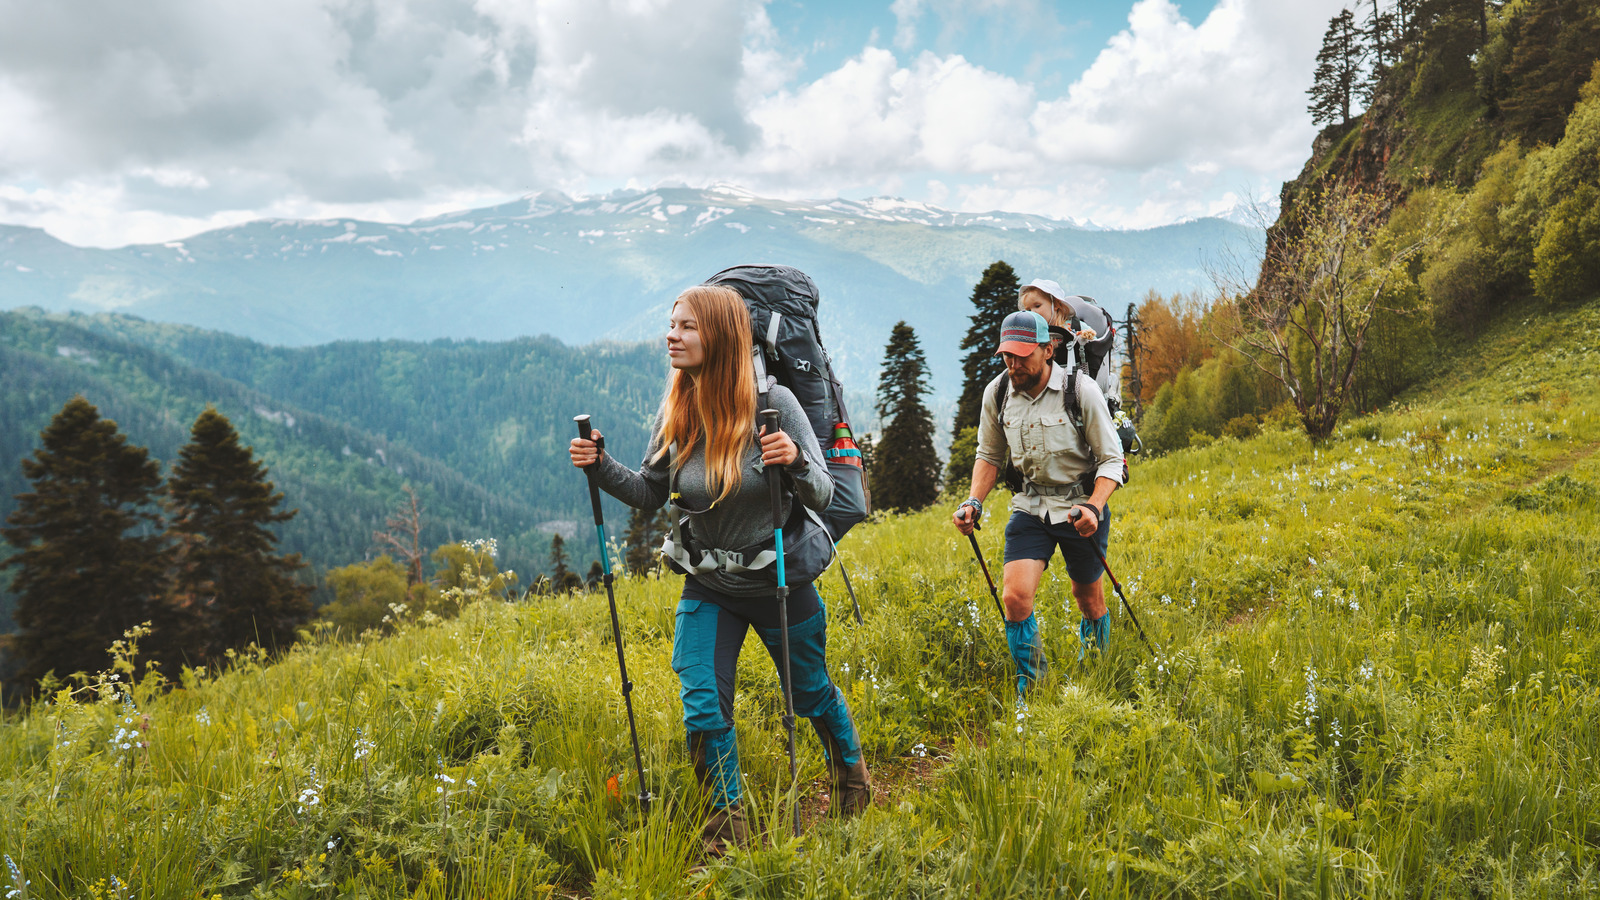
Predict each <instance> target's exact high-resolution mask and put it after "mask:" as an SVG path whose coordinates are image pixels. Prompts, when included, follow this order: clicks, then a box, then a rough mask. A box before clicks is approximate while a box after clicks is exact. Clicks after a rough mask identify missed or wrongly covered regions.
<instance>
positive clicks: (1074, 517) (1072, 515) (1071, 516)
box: [1067, 506, 1160, 656]
mask: <svg viewBox="0 0 1600 900" xmlns="http://www.w3.org/2000/svg"><path fill="white" fill-rule="evenodd" d="M1081 515H1083V513H1082V512H1079V510H1078V507H1076V506H1074V507H1073V508H1072V511H1071V512H1068V513H1067V521H1069V522H1076V521H1078V517H1079V516H1081ZM1078 537H1080V538H1083V540H1085V541H1088V542H1089V549H1091V550H1093V551H1094V555H1095V558H1097V559H1099V560H1100V567H1101V568H1103V569H1105V570H1106V577H1107V578H1110V579H1111V586H1112V587H1114V588H1116V590H1117V596H1118V597H1120V598H1122V608H1123V609H1126V610H1127V611H1128V618H1130V619H1132V620H1133V627H1134V628H1136V629H1138V630H1139V640H1141V641H1144V646H1145V649H1146V650H1149V651H1150V655H1151V656H1159V655H1160V654H1158V653H1156V648H1154V647H1152V646H1150V639H1149V638H1147V637H1145V636H1144V626H1143V625H1140V624H1139V617H1138V616H1136V615H1134V614H1133V604H1131V603H1129V602H1128V595H1127V594H1124V593H1123V592H1122V584H1121V583H1120V582H1118V581H1117V576H1116V575H1115V574H1113V573H1112V571H1111V564H1110V563H1108V562H1106V555H1105V554H1104V553H1101V552H1100V545H1099V544H1097V543H1095V541H1094V538H1092V537H1087V538H1086V537H1083V535H1081V534H1080V535H1078Z"/></svg>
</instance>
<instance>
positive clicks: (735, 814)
mask: <svg viewBox="0 0 1600 900" xmlns="http://www.w3.org/2000/svg"><path fill="white" fill-rule="evenodd" d="M748 846H750V824H749V822H747V821H746V820H745V817H744V804H742V803H735V804H733V805H732V806H724V807H723V808H721V809H714V810H712V811H711V815H710V816H707V817H706V824H705V826H704V827H703V828H701V829H700V848H701V850H703V851H704V852H705V855H706V856H707V857H710V858H712V859H716V858H718V857H722V856H726V855H727V854H728V851H729V850H732V849H735V848H739V849H743V848H745V847H748Z"/></svg>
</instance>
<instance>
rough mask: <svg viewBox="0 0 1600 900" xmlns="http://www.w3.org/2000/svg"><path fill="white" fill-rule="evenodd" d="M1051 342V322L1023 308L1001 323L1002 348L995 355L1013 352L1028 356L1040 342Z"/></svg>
mask: <svg viewBox="0 0 1600 900" xmlns="http://www.w3.org/2000/svg"><path fill="white" fill-rule="evenodd" d="M1048 343H1050V323H1048V322H1046V321H1045V320H1044V316H1041V315H1039V314H1038V313H1036V312H1033V311H1032V310H1027V309H1021V310H1017V311H1016V312H1014V313H1012V314H1011V315H1009V316H1006V318H1005V321H1004V322H1001V323H1000V349H998V350H996V351H995V355H996V356H999V355H1000V354H1002V353H1013V354H1016V355H1017V356H1027V355H1028V354H1030V353H1032V352H1033V348H1034V347H1037V346H1039V345H1040V344H1048Z"/></svg>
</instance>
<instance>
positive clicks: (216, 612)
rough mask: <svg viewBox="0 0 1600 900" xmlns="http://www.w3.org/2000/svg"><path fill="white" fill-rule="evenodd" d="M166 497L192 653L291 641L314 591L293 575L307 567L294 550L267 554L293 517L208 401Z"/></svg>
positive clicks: (214, 655)
mask: <svg viewBox="0 0 1600 900" xmlns="http://www.w3.org/2000/svg"><path fill="white" fill-rule="evenodd" d="M167 490H168V493H170V494H171V496H172V501H171V506H172V524H171V525H170V527H169V528H168V533H169V534H170V535H171V536H172V537H173V538H174V539H175V540H176V542H177V556H178V566H177V575H176V578H175V584H174V587H175V589H176V592H175V596H176V598H177V601H178V603H179V604H180V606H182V607H184V608H186V609H189V610H192V611H193V612H194V613H195V614H196V616H197V620H198V621H197V625H198V628H197V629H196V631H195V633H194V635H193V638H192V641H191V643H190V646H189V647H188V648H186V649H187V650H188V651H189V653H190V656H191V658H196V657H198V658H199V659H201V660H216V659H218V658H220V657H221V656H222V655H223V653H224V652H225V651H226V650H228V649H229V648H233V649H238V648H240V647H244V646H247V645H248V644H250V643H251V642H252V641H254V642H256V643H258V644H260V645H261V646H263V647H269V648H270V647H287V646H288V645H289V644H291V643H293V642H294V639H295V629H296V628H297V627H298V626H299V625H301V624H302V623H304V622H305V621H306V620H307V619H309V618H310V617H311V600H310V595H311V588H310V586H308V585H304V584H301V583H300V582H299V581H297V580H296V579H295V577H294V573H295V572H296V571H298V570H300V569H302V568H305V563H303V562H301V560H300V555H299V554H298V553H296V554H291V555H288V556H283V555H279V554H276V553H274V552H273V550H274V549H275V548H276V546H277V543H278V537H277V535H275V534H273V532H272V530H271V526H273V525H275V524H278V523H280V522H287V521H288V520H290V519H292V518H294V515H295V513H296V512H297V511H296V510H292V509H291V510H282V509H280V508H279V506H280V504H282V502H283V494H282V493H278V492H274V490H273V485H272V482H270V481H268V480H267V469H266V466H263V465H261V464H260V463H259V462H257V461H256V458H255V454H254V452H253V451H252V449H251V448H250V447H244V446H240V444H239V433H238V432H237V431H235V430H234V428H233V423H232V422H229V421H228V418H227V416H224V415H223V414H221V413H219V412H217V411H216V410H215V409H212V408H210V407H207V408H206V410H205V411H204V412H202V413H201V414H200V416H199V418H197V419H195V421H194V427H193V428H192V429H191V430H190V433H189V443H187V444H185V445H184V446H183V449H182V450H180V451H178V461H177V463H176V464H174V465H173V467H172V478H171V479H170V481H169V482H168V485H167Z"/></svg>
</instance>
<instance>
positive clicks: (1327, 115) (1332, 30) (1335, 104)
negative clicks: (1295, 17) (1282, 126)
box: [1306, 9, 1365, 125]
mask: <svg viewBox="0 0 1600 900" xmlns="http://www.w3.org/2000/svg"><path fill="white" fill-rule="evenodd" d="M1364 55H1365V53H1364V48H1363V45H1362V43H1361V30H1360V29H1359V28H1358V27H1357V26H1356V17H1355V13H1352V12H1351V11H1350V10H1349V9H1344V10H1340V12H1339V14H1338V15H1336V16H1334V17H1333V18H1332V19H1329V20H1328V30H1327V31H1326V32H1324V33H1323V35H1322V49H1321V50H1320V51H1318V53H1317V68H1316V74H1315V75H1314V76H1313V77H1312V83H1311V88H1310V89H1309V90H1307V91H1306V93H1307V94H1309V95H1310V96H1311V103H1309V104H1308V105H1307V106H1306V111H1307V112H1310V113H1311V121H1312V122H1314V123H1315V124H1317V125H1329V124H1332V123H1334V122H1338V123H1340V124H1348V123H1349V121H1350V101H1351V99H1353V98H1354V96H1355V91H1356V86H1357V82H1358V80H1359V76H1360V73H1361V63H1362V59H1363V56H1364Z"/></svg>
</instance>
